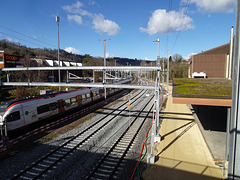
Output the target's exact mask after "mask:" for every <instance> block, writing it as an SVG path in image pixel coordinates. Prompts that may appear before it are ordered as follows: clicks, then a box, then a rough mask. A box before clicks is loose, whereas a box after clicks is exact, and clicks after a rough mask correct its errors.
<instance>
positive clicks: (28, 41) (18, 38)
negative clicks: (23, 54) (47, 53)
mask: <svg viewBox="0 0 240 180" xmlns="http://www.w3.org/2000/svg"><path fill="white" fill-rule="evenodd" d="M0 33H1V34H5V35H7V36H10V37H13V38H16V39H19V40H21V41H25V42H27V43H30V44H33V45H36V46H41V47H43V48H45V46H42V45H40V44H36V43H33V42H30V41H28V40H24V39H22V38H19V37H16V36H13V35H10V34H7V33H4V32H1V31H0Z"/></svg>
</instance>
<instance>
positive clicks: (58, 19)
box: [56, 15, 61, 91]
mask: <svg viewBox="0 0 240 180" xmlns="http://www.w3.org/2000/svg"><path fill="white" fill-rule="evenodd" d="M56 21H57V39H58V66H59V67H60V58H59V48H60V47H59V21H60V18H59V16H58V15H57V16H56ZM58 80H59V84H60V83H61V73H60V69H58ZM59 91H61V86H59Z"/></svg>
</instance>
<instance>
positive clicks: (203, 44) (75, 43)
mask: <svg viewBox="0 0 240 180" xmlns="http://www.w3.org/2000/svg"><path fill="white" fill-rule="evenodd" d="M1 7H4V8H1V14H2V15H1V16H0V39H8V40H9V41H12V42H17V43H21V44H22V45H26V46H27V47H33V48H44V47H45V48H51V49H54V48H57V25H56V19H55V16H56V14H58V15H59V17H60V48H61V49H65V50H67V51H71V52H73V53H77V54H90V55H92V56H95V57H99V56H100V57H103V42H102V41H99V39H105V38H107V39H108V38H110V39H111V40H109V41H107V42H106V52H107V56H108V57H112V56H118V57H127V58H137V59H147V60H155V59H156V56H157V53H158V49H157V48H158V46H157V43H156V42H153V40H156V39H160V56H161V57H166V56H167V49H170V53H171V54H176V53H177V54H181V55H182V56H183V57H189V55H190V54H192V53H199V52H202V51H205V50H208V49H211V48H214V47H217V46H220V45H223V44H225V43H228V42H229V40H230V29H231V26H235V21H236V0H211V1H210V0H175V1H174V0H161V1H160V0H148V1H147V0H80V1H75V0H41V1H33V0H8V1H1Z"/></svg>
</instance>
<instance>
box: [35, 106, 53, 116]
mask: <svg viewBox="0 0 240 180" xmlns="http://www.w3.org/2000/svg"><path fill="white" fill-rule="evenodd" d="M47 111H50V107H49V105H48V104H45V105H42V106H38V107H37V112H38V114H42V113H45V112H47Z"/></svg>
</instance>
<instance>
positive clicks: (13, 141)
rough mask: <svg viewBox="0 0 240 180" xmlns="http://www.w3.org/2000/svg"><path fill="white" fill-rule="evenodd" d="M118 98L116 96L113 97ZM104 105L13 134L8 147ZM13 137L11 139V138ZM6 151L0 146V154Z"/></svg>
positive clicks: (97, 104) (88, 108)
mask: <svg viewBox="0 0 240 180" xmlns="http://www.w3.org/2000/svg"><path fill="white" fill-rule="evenodd" d="M125 93H126V91H124V92H122V93H121V94H122V95H124V94H125ZM115 96H118V95H115ZM115 96H112V97H110V98H109V99H108V100H111V99H114V98H115ZM103 104H104V101H100V102H98V103H96V104H93V105H90V106H89V107H86V108H83V109H81V110H79V111H77V112H74V113H72V114H71V115H69V116H66V117H63V118H61V119H58V120H56V121H53V122H50V123H48V124H45V125H42V126H40V127H39V128H36V129H33V130H31V131H29V132H26V133H24V134H20V136H16V133H14V134H13V135H11V136H10V137H9V139H10V140H9V142H8V145H9V147H12V146H14V145H16V144H18V143H20V142H22V141H23V140H26V139H27V138H29V137H31V136H33V135H37V134H38V133H41V132H43V131H46V130H48V129H50V128H53V127H54V126H57V125H60V124H62V123H64V122H66V121H71V120H72V119H76V118H79V117H82V116H83V115H86V114H87V113H89V112H91V111H93V110H95V109H97V108H99V107H101V106H102V105H103ZM12 136H13V137H12ZM4 150H6V149H4V148H3V147H2V146H1V145H0V152H2V151H4Z"/></svg>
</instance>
